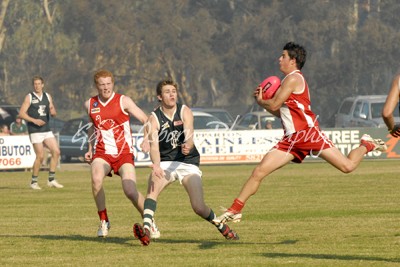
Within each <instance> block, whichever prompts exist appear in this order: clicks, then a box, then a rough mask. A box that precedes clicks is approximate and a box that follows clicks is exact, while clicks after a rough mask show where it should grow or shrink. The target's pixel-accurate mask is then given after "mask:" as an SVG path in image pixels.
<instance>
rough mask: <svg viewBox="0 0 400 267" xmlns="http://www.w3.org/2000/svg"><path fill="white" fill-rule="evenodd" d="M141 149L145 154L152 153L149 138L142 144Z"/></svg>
mask: <svg viewBox="0 0 400 267" xmlns="http://www.w3.org/2000/svg"><path fill="white" fill-rule="evenodd" d="M140 149H141V150H142V151H143V152H144V153H147V152H149V151H150V142H149V139H148V138H144V139H143V142H142V143H141V144H140Z"/></svg>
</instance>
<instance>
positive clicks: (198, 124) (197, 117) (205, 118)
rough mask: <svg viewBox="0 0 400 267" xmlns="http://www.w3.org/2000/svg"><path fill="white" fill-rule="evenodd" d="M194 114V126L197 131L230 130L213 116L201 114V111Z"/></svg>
mask: <svg viewBox="0 0 400 267" xmlns="http://www.w3.org/2000/svg"><path fill="white" fill-rule="evenodd" d="M192 112H193V118H194V122H193V124H194V125H193V126H194V129H195V130H228V129H229V126H228V125H227V124H226V123H224V122H222V121H221V120H220V119H218V118H217V117H214V116H213V115H211V114H209V113H206V112H201V111H196V110H194V111H192Z"/></svg>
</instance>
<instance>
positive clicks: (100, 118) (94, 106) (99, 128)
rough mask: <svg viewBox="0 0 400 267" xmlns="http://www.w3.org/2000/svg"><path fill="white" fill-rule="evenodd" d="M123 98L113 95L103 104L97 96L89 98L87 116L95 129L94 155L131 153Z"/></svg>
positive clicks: (130, 137)
mask: <svg viewBox="0 0 400 267" xmlns="http://www.w3.org/2000/svg"><path fill="white" fill-rule="evenodd" d="M123 97H124V95H121V94H117V93H113V95H112V96H111V97H110V99H108V100H107V102H105V103H104V102H102V101H101V100H100V99H99V97H98V96H94V97H92V98H90V100H89V110H88V114H89V116H90V118H91V119H92V121H93V126H94V129H95V132H94V134H95V135H96V142H95V146H94V147H95V153H104V154H109V155H120V154H126V153H133V142H132V132H131V128H130V125H129V113H127V112H126V111H124V110H123V106H122V99H123ZM89 138H93V137H89Z"/></svg>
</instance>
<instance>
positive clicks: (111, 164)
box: [85, 70, 159, 238]
mask: <svg viewBox="0 0 400 267" xmlns="http://www.w3.org/2000/svg"><path fill="white" fill-rule="evenodd" d="M94 83H95V85H96V88H97V91H98V95H96V96H93V97H91V98H90V99H89V100H87V101H86V102H85V108H86V110H87V113H88V115H89V121H90V122H91V123H92V124H93V125H92V126H91V127H90V128H89V130H88V136H89V148H88V152H87V153H86V154H85V160H86V161H87V162H90V166H91V178H92V192H93V197H94V200H95V202H96V206H97V210H98V214H99V217H100V226H99V229H98V232H97V235H98V236H99V237H106V236H107V235H108V230H109V228H110V222H109V219H108V215H107V209H106V196H105V192H104V188H103V180H104V178H105V177H106V176H107V175H108V176H111V171H113V172H114V174H117V175H119V176H120V177H121V182H122V189H123V191H124V193H125V195H126V197H127V198H128V199H129V200H130V201H131V202H132V204H133V205H134V206H135V208H136V209H137V210H138V211H139V212H140V214H143V203H144V197H143V195H142V194H141V193H140V192H139V191H138V190H137V188H136V173H135V164H134V155H133V142H132V132H131V128H130V124H129V118H130V116H134V117H136V118H137V119H138V120H139V121H141V122H142V123H143V125H144V124H145V123H146V122H147V119H148V118H147V115H146V114H145V113H144V112H143V111H142V110H141V109H140V108H139V107H138V106H137V105H136V104H135V103H134V102H133V100H132V99H131V98H130V97H128V96H126V95H122V94H118V93H116V92H114V76H113V74H112V73H111V72H110V71H107V70H100V71H98V72H96V73H95V75H94ZM142 150H143V151H144V152H148V150H149V143H148V140H147V139H146V138H145V139H144V141H143V143H142ZM152 226H153V228H152V230H154V232H152V233H153V234H154V235H155V236H154V237H155V238H156V237H158V236H159V232H158V230H157V228H156V226H155V225H154V224H152Z"/></svg>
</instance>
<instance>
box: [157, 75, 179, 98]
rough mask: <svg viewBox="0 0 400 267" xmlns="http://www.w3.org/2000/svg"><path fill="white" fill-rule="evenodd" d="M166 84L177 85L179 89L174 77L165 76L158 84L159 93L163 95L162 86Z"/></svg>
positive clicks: (176, 87)
mask: <svg viewBox="0 0 400 267" xmlns="http://www.w3.org/2000/svg"><path fill="white" fill-rule="evenodd" d="M164 85H172V86H174V87H175V89H176V90H178V84H177V83H176V82H174V80H173V79H172V78H165V79H164V80H162V81H160V82H159V83H158V84H157V88H156V90H157V95H161V93H162V88H163V86H164Z"/></svg>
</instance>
